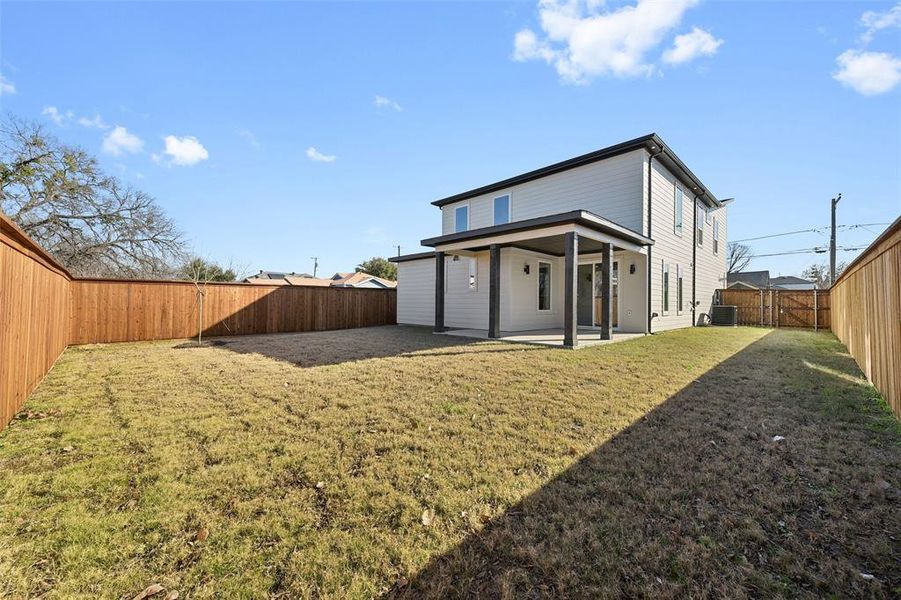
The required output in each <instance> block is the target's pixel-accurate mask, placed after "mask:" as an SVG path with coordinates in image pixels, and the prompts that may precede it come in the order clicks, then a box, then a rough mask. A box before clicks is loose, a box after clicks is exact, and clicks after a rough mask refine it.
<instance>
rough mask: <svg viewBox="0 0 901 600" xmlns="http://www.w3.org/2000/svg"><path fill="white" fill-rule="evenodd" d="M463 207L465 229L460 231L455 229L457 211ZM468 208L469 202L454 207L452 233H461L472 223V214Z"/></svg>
mask: <svg viewBox="0 0 901 600" xmlns="http://www.w3.org/2000/svg"><path fill="white" fill-rule="evenodd" d="M463 208H465V209H466V229H464V230H462V231H461V230H459V229H457V211H458V210H461V209H463ZM469 208H470V207H469V202H467V203H466V204H461V205H459V206H455V207H454V233H463V231H469V230H470V225H471V223H472V214H471V213H470V210H469Z"/></svg>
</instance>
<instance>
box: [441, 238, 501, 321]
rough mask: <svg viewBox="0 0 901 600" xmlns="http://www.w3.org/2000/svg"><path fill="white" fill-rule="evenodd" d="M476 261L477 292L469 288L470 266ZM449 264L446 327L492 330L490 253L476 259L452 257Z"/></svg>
mask: <svg viewBox="0 0 901 600" xmlns="http://www.w3.org/2000/svg"><path fill="white" fill-rule="evenodd" d="M472 260H476V261H477V267H476V289H475V290H471V289H470V287H469V263H470V261H472ZM445 261H446V265H447V270H446V271H445V281H444V283H445V294H444V325H445V327H462V328H466V329H488V280H489V272H488V252H479V253H477V254H476V255H475V258H472V257H470V256H465V255H460V259H459V260H457V261H455V260H453V256H448V257H447V258H446V259H445ZM433 281H434V279H433ZM432 293H433V294H434V288H433V289H432ZM433 305H434V303H433ZM432 322H434V318H433V319H432Z"/></svg>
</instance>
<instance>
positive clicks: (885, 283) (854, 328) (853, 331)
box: [832, 217, 901, 418]
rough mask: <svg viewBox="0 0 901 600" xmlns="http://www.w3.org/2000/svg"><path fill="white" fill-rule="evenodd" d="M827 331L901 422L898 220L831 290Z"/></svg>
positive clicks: (900, 224)
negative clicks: (850, 357)
mask: <svg viewBox="0 0 901 600" xmlns="http://www.w3.org/2000/svg"><path fill="white" fill-rule="evenodd" d="M832 302H833V312H832V331H833V332H835V335H836V336H837V337H838V339H840V340H841V341H842V343H843V344H844V345H845V346H846V347H847V348H848V352H850V353H851V356H853V357H854V360H856V361H857V364H858V365H860V368H861V370H862V371H863V372H864V374H866V376H867V379H869V380H870V381H871V382H872V383H873V385H874V386H876V389H878V390H879V392H880V393H881V394H882V395H883V397H884V398H885V400H886V402H888V404H889V406H891V407H892V411H894V413H895V416H897V417H899V418H901V217H899V218H898V219H896V220H895V222H894V223H893V224H892V225H891V226H890V227H889V228H888V229H886V230H885V231H884V232H883V233H882V234H881V235H880V236H879V237H878V238H876V241H874V242H873V243H872V244H871V245H870V246H869V247H868V248H867V249H866V250H864V251H863V252H862V253H861V254H860V255H859V256H858V257H857V258H856V259H855V260H854V261H853V262H852V263H851V264H850V265H848V267H847V268H845V271H844V272H843V273H842V274H841V277H839V278H838V279H837V280H836V282H835V285H833V286H832Z"/></svg>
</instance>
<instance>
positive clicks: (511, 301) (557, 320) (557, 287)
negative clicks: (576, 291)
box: [500, 248, 564, 331]
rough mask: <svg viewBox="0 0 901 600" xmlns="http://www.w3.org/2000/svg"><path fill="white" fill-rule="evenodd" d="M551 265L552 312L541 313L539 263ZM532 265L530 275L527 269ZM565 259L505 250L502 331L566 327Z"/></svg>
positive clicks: (502, 278)
mask: <svg viewBox="0 0 901 600" xmlns="http://www.w3.org/2000/svg"><path fill="white" fill-rule="evenodd" d="M539 262H546V263H550V264H551V310H549V311H539V310H538V263H539ZM526 265H529V273H528V275H527V274H526V273H525V266H526ZM563 266H564V265H563V259H562V258H558V257H554V256H547V255H544V254H538V253H534V252H526V251H524V250H519V249H516V248H504V249H502V250H501V307H500V311H501V331H527V330H530V329H548V328H553V327H563Z"/></svg>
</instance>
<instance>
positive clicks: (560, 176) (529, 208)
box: [441, 150, 647, 234]
mask: <svg viewBox="0 0 901 600" xmlns="http://www.w3.org/2000/svg"><path fill="white" fill-rule="evenodd" d="M645 156H647V153H646V152H645V151H644V150H635V151H634V152H629V153H627V154H622V155H620V156H615V157H612V158H608V159H605V160H601V161H598V162H595V163H591V164H588V165H584V166H581V167H576V168H574V169H569V170H567V171H563V172H560V173H555V174H554V175H549V176H547V177H542V178H541V179H536V180H533V181H529V182H527V183H522V184H520V185H516V186H513V187H511V188H508V189H505V190H499V191H497V192H492V193H490V194H485V195H483V196H477V197H475V198H470V199H468V200H463V201H460V202H455V203H453V204H448V205H445V206H443V207H441V216H442V226H441V230H442V234H448V233H453V232H454V227H455V224H454V210H455V209H456V208H457V207H458V206H461V205H464V204H469V228H470V229H478V228H481V227H490V226H492V225H494V199H495V198H496V197H498V196H502V195H504V194H510V217H511V220H512V221H522V220H524V219H531V218H535V217H542V216H547V215H553V214H557V213H563V212H567V211H570V210H578V209H583V210H588V211H591V212H593V213H595V214H597V215H599V216H601V217H604V218H605V219H609V220H611V221H613V222H614V223H618V224H620V225H622V226H624V227H628V228H629V229H633V230H635V231H641V230H642V193H643V192H642V188H643V182H644V180H643V179H642V173H643V172H646V171H643V170H642V168H641V166H642V164H643V161H644V157H645Z"/></svg>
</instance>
